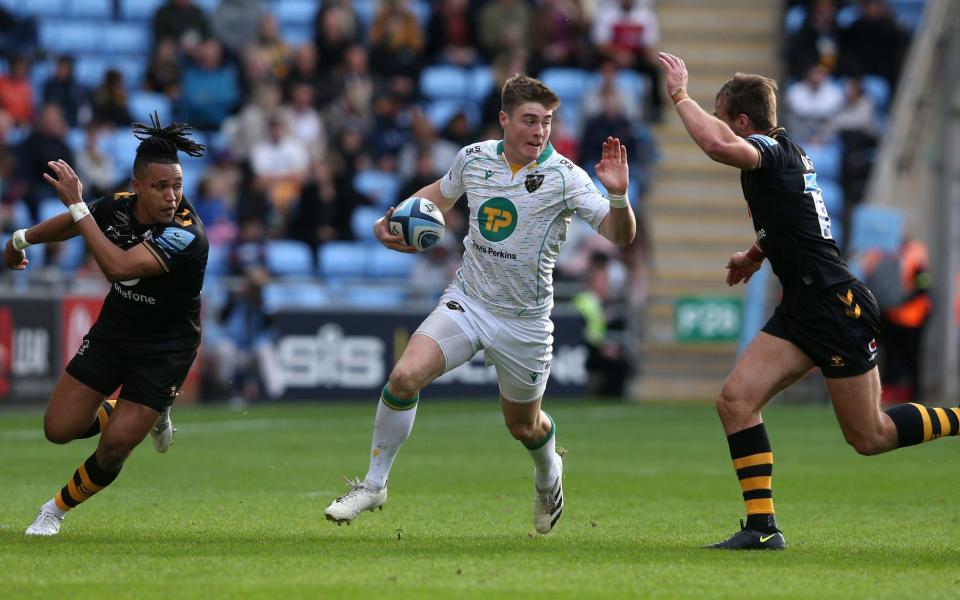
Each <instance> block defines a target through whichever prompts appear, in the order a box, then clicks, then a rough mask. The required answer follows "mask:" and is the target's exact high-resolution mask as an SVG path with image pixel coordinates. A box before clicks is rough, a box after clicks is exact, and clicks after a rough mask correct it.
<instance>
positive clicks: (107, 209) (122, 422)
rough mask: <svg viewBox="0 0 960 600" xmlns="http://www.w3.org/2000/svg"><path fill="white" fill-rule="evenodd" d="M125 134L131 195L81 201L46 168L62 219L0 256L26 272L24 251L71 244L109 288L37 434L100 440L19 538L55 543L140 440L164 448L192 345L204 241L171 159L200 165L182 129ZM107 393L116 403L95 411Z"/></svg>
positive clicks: (67, 171)
mask: <svg viewBox="0 0 960 600" xmlns="http://www.w3.org/2000/svg"><path fill="white" fill-rule="evenodd" d="M152 121H153V122H152V125H151V126H147V125H142V124H139V123H137V124H135V125H134V130H133V131H134V135H136V137H137V138H138V139H140V140H141V143H140V145H139V147H138V148H137V156H136V159H135V161H134V164H133V180H132V187H133V193H119V194H115V195H114V196H112V197H105V198H101V199H99V200H95V201H93V202H91V203H90V204H89V205H87V204H85V203H84V201H83V186H82V184H81V183H80V180H79V179H78V178H77V175H76V173H74V171H73V169H72V168H71V167H70V165H68V164H67V163H66V162H64V161H62V160H60V161H54V162H50V163H49V167H50V171H51V172H52V175H51V174H49V173H47V174H45V175H44V178H45V179H46V180H47V181H48V182H49V183H50V185H51V186H53V188H54V189H55V190H56V192H57V195H58V196H59V197H60V200H61V201H63V203H64V204H65V205H66V206H67V208H68V209H69V212H66V213H64V214H62V215H58V216H56V217H53V218H51V219H48V220H46V221H44V222H42V223H40V224H38V225H35V226H33V227H31V228H29V229H26V230H20V231H17V232H16V233H15V234H14V236H13V239H12V240H11V241H10V242H9V243H8V244H7V246H6V248H4V260H5V262H6V264H7V266H9V267H11V268H13V269H23V268H25V267H26V266H27V263H28V262H29V261H28V260H27V258H26V254H25V252H24V251H25V249H26V248H27V246H29V245H31V244H40V243H45V242H56V241H62V240H65V239H68V238H71V237H73V236H76V235H82V236H83V238H84V241H85V242H86V243H87V247H88V248H89V250H90V252H91V254H92V255H93V257H94V258H95V259H96V261H97V264H98V265H99V266H100V269H101V270H102V271H103V273H104V275H105V276H106V277H107V279H108V280H109V281H110V282H111V284H112V287H111V289H110V293H109V294H108V295H107V298H106V300H105V302H104V305H103V309H102V310H101V312H100V317H99V318H98V319H97V321H96V323H94V324H93V327H91V328H90V331H89V332H88V333H87V335H86V336H84V338H83V342H82V344H81V346H80V348H79V349H78V350H77V353H76V355H75V356H74V357H73V359H72V360H71V361H70V363H69V364H68V365H67V367H66V372H65V373H64V374H63V375H62V376H61V378H60V381H59V382H58V383H57V386H56V388H55V389H54V391H53V394H52V396H51V397H50V402H49V404H48V405H47V410H46V412H45V413H44V419H43V427H44V434H45V435H46V437H47V439H49V440H50V441H51V442H54V443H56V444H65V443H67V442H70V441H72V440H75V439H78V438H86V437H91V436H93V435H96V434H98V433H99V434H100V439H99V443H98V444H97V449H96V451H95V452H94V453H93V454H92V455H91V456H90V457H89V458H87V459H86V461H84V462H83V463H82V464H81V465H80V466H79V467H77V470H76V471H75V472H74V474H73V476H72V477H71V478H70V479H69V480H68V481H67V483H66V485H64V486H63V488H62V489H61V490H60V491H59V492H57V494H56V495H55V496H54V498H52V499H51V500H50V501H49V502H47V503H46V504H44V505H43V506H42V507H41V508H40V513H39V514H38V515H37V518H36V520H35V521H34V523H33V525H31V526H30V527H29V528H28V529H27V531H26V533H27V535H56V534H57V533H58V532H59V530H60V524H61V522H62V521H63V517H64V516H65V515H66V513H67V511H69V510H70V509H72V508H74V507H75V506H77V505H78V504H80V503H81V502H83V501H85V500H87V499H88V498H90V497H91V496H92V495H94V494H95V493H97V492H98V491H100V490H102V489H103V488H105V487H106V486H108V485H110V483H111V482H113V480H114V479H116V477H117V474H119V472H120V468H121V467H122V466H123V462H124V460H126V458H127V456H129V455H130V453H131V452H132V451H133V449H134V448H135V447H136V446H137V445H138V444H139V443H140V442H141V441H143V439H144V438H145V437H146V436H147V434H152V435H153V437H154V444H155V446H156V448H157V450H159V451H161V452H164V451H166V449H167V448H168V447H169V445H170V444H171V443H172V440H173V437H172V436H173V427H172V423H171V422H170V412H169V411H170V405H171V404H172V403H173V401H174V399H175V398H176V397H177V394H178V392H179V389H180V386H181V384H182V383H183V381H184V379H185V378H186V376H187V372H188V371H189V370H190V366H191V365H192V364H193V360H194V358H195V357H196V355H197V347H198V346H199V344H200V288H201V287H202V286H203V275H204V271H205V269H206V265H207V238H206V235H205V234H204V230H203V224H202V223H201V222H200V220H199V218H198V217H197V215H196V212H195V211H194V209H193V206H191V205H190V202H189V201H188V200H187V199H186V198H184V197H183V192H182V189H183V171H182V170H181V168H180V164H179V160H178V158H177V152H178V151H182V152H186V153H187V154H189V155H191V156H201V155H202V154H203V152H204V150H205V148H204V146H203V145H200V144H197V143H195V142H193V141H192V140H190V138H189V137H188V133H187V132H188V131H189V127H188V126H186V125H183V124H180V123H175V124H173V125H170V126H168V127H161V125H160V122H159V119H158V118H157V117H156V115H154V116H153V118H152ZM117 388H119V389H120V393H119V399H118V400H117V401H116V402H115V403H114V401H112V400H109V401H105V398H106V397H108V396H110V395H111V394H112V393H113V392H114V391H115V390H116V389H117Z"/></svg>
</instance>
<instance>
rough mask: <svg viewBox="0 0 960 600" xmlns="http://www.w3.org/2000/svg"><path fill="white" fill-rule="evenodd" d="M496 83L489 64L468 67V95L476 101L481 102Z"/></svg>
mask: <svg viewBox="0 0 960 600" xmlns="http://www.w3.org/2000/svg"><path fill="white" fill-rule="evenodd" d="M496 85H497V82H496V80H495V79H494V77H493V68H492V67H491V66H490V65H477V66H475V67H473V68H472V69H470V97H471V98H473V99H474V100H475V101H476V102H483V100H484V99H485V98H486V97H487V96H488V95H489V94H490V92H492V91H493V88H494V86H496Z"/></svg>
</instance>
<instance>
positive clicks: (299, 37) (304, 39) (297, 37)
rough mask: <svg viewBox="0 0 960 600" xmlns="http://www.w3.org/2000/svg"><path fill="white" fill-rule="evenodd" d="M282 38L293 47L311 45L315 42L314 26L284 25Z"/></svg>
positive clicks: (282, 26) (281, 26) (281, 33)
mask: <svg viewBox="0 0 960 600" xmlns="http://www.w3.org/2000/svg"><path fill="white" fill-rule="evenodd" d="M280 37H281V38H283V41H284V42H286V43H287V44H288V45H291V46H299V45H301V44H309V43H312V42H313V26H312V25H291V24H289V23H287V24H282V25H280Z"/></svg>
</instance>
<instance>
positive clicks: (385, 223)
mask: <svg viewBox="0 0 960 600" xmlns="http://www.w3.org/2000/svg"><path fill="white" fill-rule="evenodd" d="M393 208H394V207H392V206H391V207H390V208H388V209H387V212H386V214H384V215H383V217H381V218H379V219H377V222H376V223H374V224H373V234H374V235H375V236H377V240H378V241H379V242H380V243H381V244H383V245H384V246H385V247H386V248H389V249H391V250H396V251H397V252H406V253H407V254H413V253H414V252H416V251H417V248H416V247H415V246H408V245H407V244H405V243H404V239H403V236H402V235H395V234H393V233H390V217H392V216H393Z"/></svg>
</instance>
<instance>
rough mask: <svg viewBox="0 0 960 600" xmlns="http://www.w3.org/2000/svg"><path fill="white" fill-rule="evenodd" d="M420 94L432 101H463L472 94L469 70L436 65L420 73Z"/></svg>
mask: <svg viewBox="0 0 960 600" xmlns="http://www.w3.org/2000/svg"><path fill="white" fill-rule="evenodd" d="M420 93H421V94H423V96H424V97H426V98H428V99H430V100H463V99H465V98H467V97H468V94H469V93H470V81H469V79H468V77H467V70H466V69H463V68H461V67H453V66H450V65H434V66H432V67H427V68H425V69H424V70H423V71H422V72H421V73H420Z"/></svg>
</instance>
